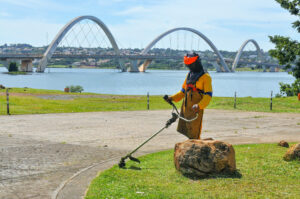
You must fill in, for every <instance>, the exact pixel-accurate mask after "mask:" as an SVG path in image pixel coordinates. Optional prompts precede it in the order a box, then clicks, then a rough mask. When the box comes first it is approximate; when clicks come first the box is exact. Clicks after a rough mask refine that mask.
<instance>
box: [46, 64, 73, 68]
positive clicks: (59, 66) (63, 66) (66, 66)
mask: <svg viewBox="0 0 300 199" xmlns="http://www.w3.org/2000/svg"><path fill="white" fill-rule="evenodd" d="M47 68H70V67H69V65H48V66H47ZM72 68H73V67H72ZM74 68H75V67H74Z"/></svg>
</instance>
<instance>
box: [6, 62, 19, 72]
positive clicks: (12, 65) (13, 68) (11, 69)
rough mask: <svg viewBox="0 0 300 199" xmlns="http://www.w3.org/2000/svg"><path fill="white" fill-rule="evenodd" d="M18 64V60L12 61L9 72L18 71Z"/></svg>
mask: <svg viewBox="0 0 300 199" xmlns="http://www.w3.org/2000/svg"><path fill="white" fill-rule="evenodd" d="M18 70H19V69H18V66H17V63H16V62H11V63H10V64H9V66H8V72H18Z"/></svg>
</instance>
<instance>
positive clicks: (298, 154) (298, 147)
mask: <svg viewBox="0 0 300 199" xmlns="http://www.w3.org/2000/svg"><path fill="white" fill-rule="evenodd" d="M283 159H284V160H286V161H290V160H296V159H298V160H300V143H298V144H295V145H293V146H292V147H291V148H289V150H288V151H287V152H286V154H285V155H284V156H283Z"/></svg>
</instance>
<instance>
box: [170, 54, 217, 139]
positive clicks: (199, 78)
mask: <svg viewBox="0 0 300 199" xmlns="http://www.w3.org/2000/svg"><path fill="white" fill-rule="evenodd" d="M184 63H185V65H186V66H187V67H188V68H189V70H190V71H189V73H188V75H187V77H186V79H185V81H184V83H183V85H182V89H181V91H179V92H178V93H176V94H175V95H172V96H170V97H169V99H168V100H170V101H175V102H178V101H180V100H182V99H183V103H182V106H181V111H180V116H181V117H184V118H187V119H192V118H194V117H195V116H196V113H198V118H197V119H196V120H194V121H192V122H186V121H184V120H181V119H180V120H179V122H178V126H177V131H178V132H179V133H181V134H183V135H185V136H187V137H188V138H189V139H200V136H201V129H202V118H203V112H204V109H205V108H206V107H207V105H208V104H209V102H210V100H211V98H212V84H211V77H210V75H209V74H208V73H207V72H205V71H204V69H203V66H202V64H201V60H200V58H199V55H198V54H197V53H189V54H187V55H186V56H184Z"/></svg>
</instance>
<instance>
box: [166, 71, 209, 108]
mask: <svg viewBox="0 0 300 199" xmlns="http://www.w3.org/2000/svg"><path fill="white" fill-rule="evenodd" d="M196 88H197V89H200V90H202V91H203V98H202V100H201V101H200V102H199V104H198V105H199V108H200V109H205V108H206V107H207V106H208V104H209V102H210V100H211V98H212V85H211V77H210V75H209V74H208V73H205V74H204V75H202V76H201V77H200V78H199V79H198V81H197V82H196ZM186 90H187V85H186V78H185V80H184V83H183V84H182V89H181V91H179V92H178V93H176V94H175V95H172V96H171V98H172V100H173V101H175V102H179V101H180V100H182V99H183V98H184V94H185V91H186Z"/></svg>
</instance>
